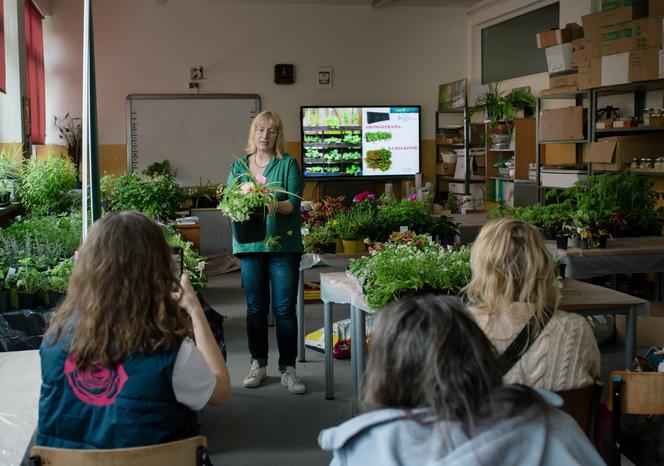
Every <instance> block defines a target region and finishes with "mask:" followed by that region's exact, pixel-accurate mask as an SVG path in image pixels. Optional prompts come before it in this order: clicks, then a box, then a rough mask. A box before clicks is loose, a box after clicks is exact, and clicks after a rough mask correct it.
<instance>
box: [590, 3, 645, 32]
mask: <svg viewBox="0 0 664 466" xmlns="http://www.w3.org/2000/svg"><path fill="white" fill-rule="evenodd" d="M601 14H602V19H601V21H600V27H601V28H602V29H604V28H607V27H611V26H616V25H619V24H625V23H629V22H630V21H633V20H635V19H639V18H645V17H646V16H648V4H646V3H644V2H642V3H640V4H638V5H632V6H626V7H622V8H615V9H613V10H608V11H602V13H601Z"/></svg>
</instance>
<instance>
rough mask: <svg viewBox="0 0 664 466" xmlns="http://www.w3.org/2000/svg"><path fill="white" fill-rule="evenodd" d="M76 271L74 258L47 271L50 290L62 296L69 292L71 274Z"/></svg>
mask: <svg viewBox="0 0 664 466" xmlns="http://www.w3.org/2000/svg"><path fill="white" fill-rule="evenodd" d="M73 269H74V258H73V257H70V258H69V259H65V260H63V261H61V262H60V263H58V264H57V265H55V266H54V267H51V268H50V269H48V270H47V271H46V277H47V279H48V289H49V290H50V291H55V292H58V293H61V294H65V293H66V292H67V287H68V286H69V279H70V278H71V272H72V270H73Z"/></svg>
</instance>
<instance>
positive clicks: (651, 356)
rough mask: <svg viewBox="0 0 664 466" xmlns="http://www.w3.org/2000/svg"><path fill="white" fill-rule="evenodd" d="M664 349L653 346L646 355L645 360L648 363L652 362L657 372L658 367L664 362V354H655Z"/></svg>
mask: <svg viewBox="0 0 664 466" xmlns="http://www.w3.org/2000/svg"><path fill="white" fill-rule="evenodd" d="M661 350H662V348H658V347H657V346H653V347H652V348H650V349H649V350H648V352H647V353H646V355H645V357H644V359H646V360H647V361H650V362H651V363H652V364H653V365H654V366H655V370H657V367H658V366H659V364H660V363H661V362H664V354H655V352H657V351H661Z"/></svg>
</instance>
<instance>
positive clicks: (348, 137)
mask: <svg viewBox="0 0 664 466" xmlns="http://www.w3.org/2000/svg"><path fill="white" fill-rule="evenodd" d="M344 142H345V143H346V144H359V143H360V142H362V137H361V136H360V135H359V134H353V133H346V134H344Z"/></svg>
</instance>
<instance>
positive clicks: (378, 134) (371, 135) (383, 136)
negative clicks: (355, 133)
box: [364, 131, 392, 142]
mask: <svg viewBox="0 0 664 466" xmlns="http://www.w3.org/2000/svg"><path fill="white" fill-rule="evenodd" d="M364 138H365V139H366V141H367V142H374V141H387V140H389V139H392V133H390V132H388V131H370V132H368V133H366V134H365V135H364Z"/></svg>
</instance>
